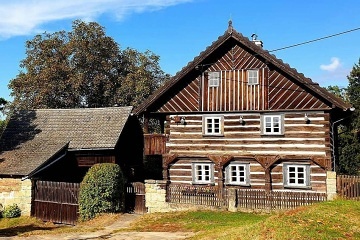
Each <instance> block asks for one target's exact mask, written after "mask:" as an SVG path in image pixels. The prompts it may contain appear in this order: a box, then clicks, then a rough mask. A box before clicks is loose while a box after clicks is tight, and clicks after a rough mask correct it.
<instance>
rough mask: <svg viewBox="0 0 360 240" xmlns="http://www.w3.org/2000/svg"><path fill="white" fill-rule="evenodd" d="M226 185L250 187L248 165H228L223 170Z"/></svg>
mask: <svg viewBox="0 0 360 240" xmlns="http://www.w3.org/2000/svg"><path fill="white" fill-rule="evenodd" d="M225 180H226V184H231V185H250V164H248V163H230V164H229V165H228V166H227V167H226V169H225Z"/></svg>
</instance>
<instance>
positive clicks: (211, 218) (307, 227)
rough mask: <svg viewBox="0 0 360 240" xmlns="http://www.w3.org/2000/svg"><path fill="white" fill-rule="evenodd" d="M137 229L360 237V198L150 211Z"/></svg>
mask: <svg viewBox="0 0 360 240" xmlns="http://www.w3.org/2000/svg"><path fill="white" fill-rule="evenodd" d="M131 230H133V231H191V232H196V235H195V236H194V237H193V239H264V240H265V239H279V240H280V239H281V240H282V239H360V201H344V200H337V201H332V202H324V203H319V204H314V205H311V206H306V207H299V208H296V209H293V210H288V211H282V212H277V213H275V212H274V213H271V214H255V213H240V212H237V213H230V212H176V213H165V214H148V215H144V217H143V218H142V219H141V220H140V221H139V222H137V223H136V225H134V226H133V227H132V229H131Z"/></svg>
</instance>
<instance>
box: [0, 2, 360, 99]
mask: <svg viewBox="0 0 360 240" xmlns="http://www.w3.org/2000/svg"><path fill="white" fill-rule="evenodd" d="M359 10H360V1H358V0H345V1H328V0H316V1H315V0H312V1H310V0H292V1H289V0H273V1H268V0H257V1H250V0H241V1H240V0H86V1H85V0H71V1H69V0H58V1H51V0H37V1H36V0H32V1H30V0H12V1H8V0H0V16H1V18H0V97H4V98H5V99H8V100H11V97H10V90H9V89H8V87H7V85H8V83H9V81H10V80H11V79H13V78H15V77H16V75H17V74H18V73H19V70H20V67H19V64H20V61H21V60H22V59H24V58H25V41H26V40H30V39H32V38H33V37H34V36H35V35H36V34H39V33H43V32H45V31H47V32H54V31H60V30H70V28H71V22H72V21H73V20H75V19H82V20H85V21H96V22H98V23H99V24H100V25H102V26H103V27H105V29H106V33H107V35H109V36H111V37H113V38H114V39H115V41H116V42H117V43H119V44H120V46H121V48H122V49H123V48H126V47H131V48H134V49H137V50H139V51H145V50H151V51H153V52H154V53H155V54H157V55H159V56H160V59H161V60H160V65H161V67H162V69H163V70H164V71H165V72H166V73H169V74H171V75H174V74H176V72H177V71H179V70H181V68H182V67H184V66H185V65H186V64H187V63H188V62H189V61H191V60H193V58H194V57H196V56H197V55H199V53H200V52H201V51H203V50H205V48H206V47H207V46H209V45H210V44H211V43H212V42H213V41H215V40H216V39H217V38H218V37H219V36H220V35H222V34H223V33H224V32H225V30H226V29H227V26H228V21H229V19H232V21H233V26H234V28H235V29H236V30H237V31H238V32H240V33H242V34H243V35H244V36H246V37H249V38H250V36H251V35H252V34H253V33H256V34H257V35H258V39H260V40H262V41H263V43H264V49H266V50H269V51H270V50H274V49H278V48H281V47H286V46H289V45H293V44H297V43H301V42H306V41H309V40H313V39H317V38H321V37H325V36H328V35H332V34H336V33H340V32H344V31H347V30H351V29H356V28H359V27H360V14H359ZM359 43H360V30H357V31H353V32H350V33H347V34H343V35H340V36H336V37H333V38H328V39H325V40H322V41H318V42H314V43H311V44H306V45H302V46H299V47H294V48H290V49H286V50H282V51H277V52H274V53H273V54H275V55H276V56H277V57H278V58H280V59H282V60H283V61H284V62H286V63H288V64H290V66H291V67H293V68H296V69H297V70H298V71H299V72H301V73H303V74H304V75H305V76H307V77H310V78H311V79H312V80H313V81H315V82H318V83H319V84H320V85H321V86H328V85H339V86H343V87H346V86H347V85H348V81H347V78H346V76H347V75H348V74H349V72H350V71H351V69H352V67H353V66H354V64H355V63H358V60H359V58H360V44H359Z"/></svg>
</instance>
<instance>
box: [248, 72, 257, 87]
mask: <svg viewBox="0 0 360 240" xmlns="http://www.w3.org/2000/svg"><path fill="white" fill-rule="evenodd" d="M247 73H248V74H247V82H248V85H256V84H259V71H258V70H257V69H256V70H248V71H247Z"/></svg>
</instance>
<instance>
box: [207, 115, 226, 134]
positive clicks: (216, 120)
mask: <svg viewBox="0 0 360 240" xmlns="http://www.w3.org/2000/svg"><path fill="white" fill-rule="evenodd" d="M223 125H224V117H223V116H204V117H203V133H204V135H210V136H222V135H223Z"/></svg>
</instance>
